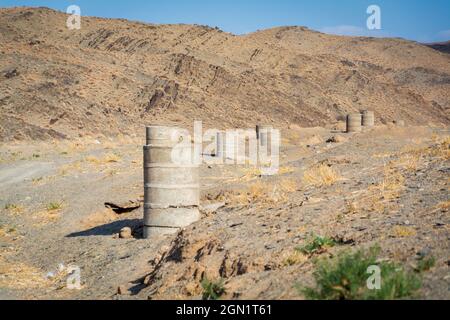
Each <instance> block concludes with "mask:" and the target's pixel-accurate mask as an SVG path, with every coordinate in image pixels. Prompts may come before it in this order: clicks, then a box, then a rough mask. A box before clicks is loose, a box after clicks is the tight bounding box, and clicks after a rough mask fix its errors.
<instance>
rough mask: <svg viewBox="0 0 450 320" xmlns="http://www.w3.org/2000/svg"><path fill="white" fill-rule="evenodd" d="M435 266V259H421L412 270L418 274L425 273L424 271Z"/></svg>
mask: <svg viewBox="0 0 450 320" xmlns="http://www.w3.org/2000/svg"><path fill="white" fill-rule="evenodd" d="M435 264H436V258H435V257H429V258H425V257H423V258H421V259H419V261H418V262H417V265H416V267H415V268H414V270H415V271H416V272H419V273H421V272H425V271H428V270H430V269H431V268H433V267H434V266H435Z"/></svg>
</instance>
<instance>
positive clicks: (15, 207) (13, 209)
mask: <svg viewBox="0 0 450 320" xmlns="http://www.w3.org/2000/svg"><path fill="white" fill-rule="evenodd" d="M5 210H6V211H8V212H9V213H12V214H21V213H24V212H25V208H24V207H23V206H22V205H19V204H15V203H7V204H6V205H5Z"/></svg>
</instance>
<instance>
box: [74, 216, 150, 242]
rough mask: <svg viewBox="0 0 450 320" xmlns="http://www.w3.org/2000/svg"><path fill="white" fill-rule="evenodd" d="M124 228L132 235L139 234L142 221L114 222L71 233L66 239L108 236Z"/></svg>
mask: <svg viewBox="0 0 450 320" xmlns="http://www.w3.org/2000/svg"><path fill="white" fill-rule="evenodd" d="M125 227H129V228H131V230H133V233H135V232H136V231H138V233H140V232H139V230H140V229H142V219H127V220H120V221H114V222H111V223H108V224H104V225H100V226H97V227H94V228H91V229H88V230H84V231H79V232H73V233H71V234H68V235H67V237H68V238H75V237H91V236H110V235H113V234H115V233H119V232H120V229H122V228H125Z"/></svg>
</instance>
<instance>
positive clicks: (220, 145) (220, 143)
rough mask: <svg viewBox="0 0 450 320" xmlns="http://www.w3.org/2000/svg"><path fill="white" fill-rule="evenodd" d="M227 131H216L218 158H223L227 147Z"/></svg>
mask: <svg viewBox="0 0 450 320" xmlns="http://www.w3.org/2000/svg"><path fill="white" fill-rule="evenodd" d="M224 136H225V132H224V131H217V133H216V158H219V159H223V154H224V148H225V137H224Z"/></svg>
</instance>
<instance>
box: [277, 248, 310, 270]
mask: <svg viewBox="0 0 450 320" xmlns="http://www.w3.org/2000/svg"><path fill="white" fill-rule="evenodd" d="M307 260H308V256H307V255H305V254H303V253H302V252H300V251H298V250H294V251H293V252H289V254H288V256H287V257H286V258H285V259H284V260H283V266H285V267H288V266H294V265H297V264H301V263H304V262H305V261H307Z"/></svg>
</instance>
